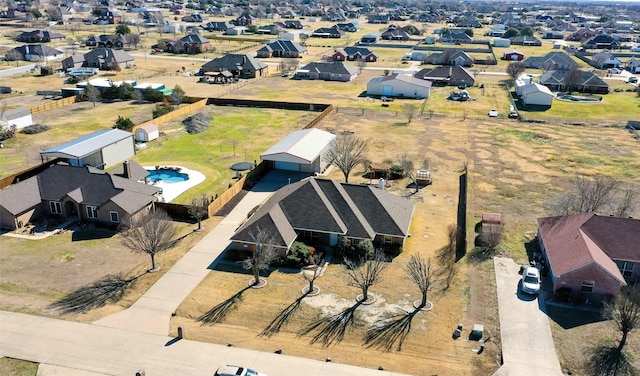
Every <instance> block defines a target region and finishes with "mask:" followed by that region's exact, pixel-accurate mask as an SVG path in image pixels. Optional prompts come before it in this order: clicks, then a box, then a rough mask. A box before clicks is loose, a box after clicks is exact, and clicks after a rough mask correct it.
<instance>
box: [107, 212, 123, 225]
mask: <svg viewBox="0 0 640 376" xmlns="http://www.w3.org/2000/svg"><path fill="white" fill-rule="evenodd" d="M109 217H111V222H114V223H118V222H120V216H119V215H118V212H114V211H112V212H109Z"/></svg>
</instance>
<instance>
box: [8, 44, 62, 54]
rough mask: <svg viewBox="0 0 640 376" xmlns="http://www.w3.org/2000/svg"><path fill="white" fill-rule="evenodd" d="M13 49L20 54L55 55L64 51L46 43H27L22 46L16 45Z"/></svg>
mask: <svg viewBox="0 0 640 376" xmlns="http://www.w3.org/2000/svg"><path fill="white" fill-rule="evenodd" d="M13 50H16V51H18V53H20V55H22V56H26V55H38V56H55V55H61V54H62V51H60V50H57V49H55V48H51V47H49V46H47V45H46V44H25V45H23V46H20V47H16V48H14V49H13Z"/></svg>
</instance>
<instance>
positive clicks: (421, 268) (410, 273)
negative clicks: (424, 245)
mask: <svg viewBox="0 0 640 376" xmlns="http://www.w3.org/2000/svg"><path fill="white" fill-rule="evenodd" d="M406 271H407V277H408V278H409V280H410V281H411V282H413V283H414V284H415V285H416V286H418V289H419V290H420V293H421V294H422V300H421V301H420V308H422V307H424V306H426V305H427V294H428V292H429V290H431V283H432V271H431V258H428V259H427V260H426V261H425V260H423V259H422V257H420V254H418V253H415V254H413V255H412V256H411V258H410V259H409V263H408V264H407V267H406Z"/></svg>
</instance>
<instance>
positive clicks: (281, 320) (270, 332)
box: [259, 292, 309, 337]
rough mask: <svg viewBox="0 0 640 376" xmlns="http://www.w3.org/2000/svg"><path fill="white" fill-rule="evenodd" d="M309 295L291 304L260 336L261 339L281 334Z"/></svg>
mask: <svg viewBox="0 0 640 376" xmlns="http://www.w3.org/2000/svg"><path fill="white" fill-rule="evenodd" d="M307 295H309V293H308V292H307V293H305V294H303V295H302V296H300V297H299V298H298V299H296V300H295V301H294V302H293V303H291V304H289V306H287V308H285V309H283V310H282V311H281V312H280V313H279V314H278V316H276V318H275V319H273V321H271V322H270V323H269V325H268V326H267V327H266V328H265V329H264V330H263V331H262V332H261V333H260V334H259V335H260V336H261V337H273V336H274V335H276V334H278V333H280V330H281V329H282V327H283V326H284V325H285V324H286V323H287V322H288V321H289V319H290V318H291V317H292V316H293V314H294V313H295V312H296V311H297V310H298V308H300V303H302V299H304V298H306V297H307Z"/></svg>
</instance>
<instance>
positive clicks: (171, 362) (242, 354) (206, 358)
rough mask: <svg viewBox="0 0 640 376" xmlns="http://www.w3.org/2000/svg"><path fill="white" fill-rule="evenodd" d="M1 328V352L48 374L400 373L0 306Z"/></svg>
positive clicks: (371, 375)
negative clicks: (234, 368)
mask: <svg viewBox="0 0 640 376" xmlns="http://www.w3.org/2000/svg"><path fill="white" fill-rule="evenodd" d="M0 330H1V331H2V336H0V355H2V356H7V357H11V358H16V359H24V360H28V361H32V362H37V363H42V364H46V365H47V366H45V367H43V371H45V370H48V371H49V373H48V374H49V375H74V376H76V375H84V376H87V375H92V376H98V375H128V376H133V375H135V373H136V372H137V371H139V370H141V369H144V370H145V373H146V374H147V375H149V376H163V375H180V376H182V375H189V376H198V375H208V376H211V375H213V373H214V372H215V370H216V369H217V367H218V366H220V365H223V364H238V365H244V366H246V367H250V368H254V369H256V370H259V371H260V372H264V373H266V374H267V375H270V376H299V375H305V376H374V375H376V376H401V374H398V373H391V372H387V371H378V370H377V369H366V368H359V367H354V366H349V365H344V364H338V363H326V362H324V361H321V360H314V359H304V358H296V357H292V356H288V355H284V354H282V355H279V354H275V353H267V352H259V351H255V350H247V349H241V348H238V347H227V346H223V345H215V344H211V343H204V342H195V341H189V340H184V339H182V340H178V341H176V340H175V339H173V338H171V337H167V336H163V335H156V334H148V333H141V332H135V331H129V330H123V329H115V328H107V327H101V326H96V325H92V324H81V323H75V322H70V321H63V320H54V319H49V318H44V317H38V316H30V315H25V314H22V313H13V312H3V311H0ZM51 366H53V367H51ZM59 367H64V368H62V369H60V368H59ZM66 369H70V371H68V372H66V371H65V370H66ZM45 372H46V371H45ZM54 372H55V373H54Z"/></svg>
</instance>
